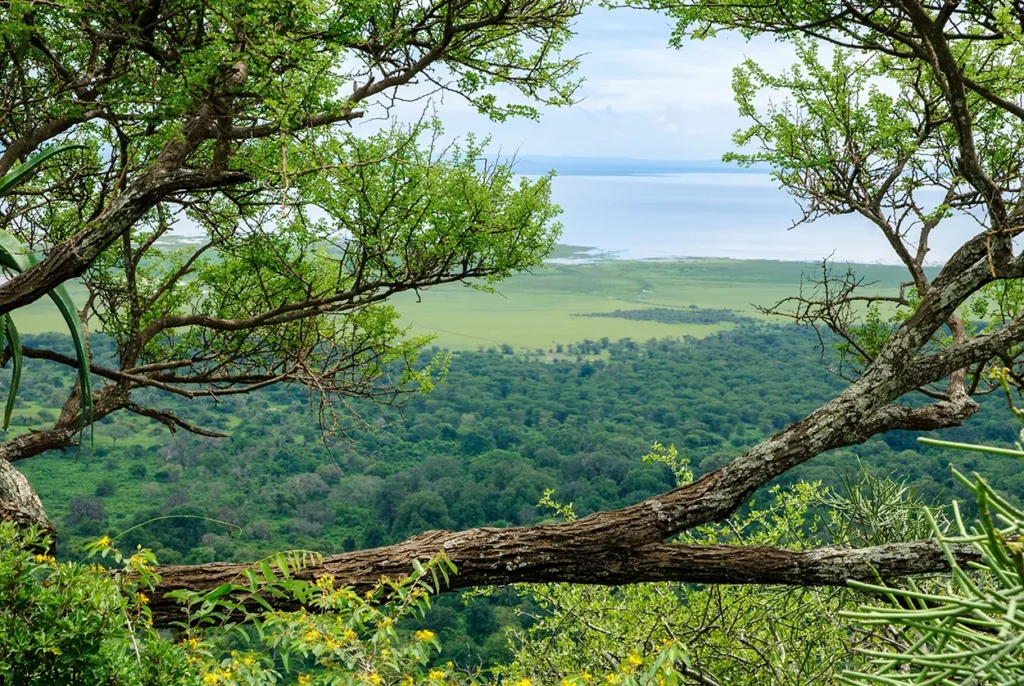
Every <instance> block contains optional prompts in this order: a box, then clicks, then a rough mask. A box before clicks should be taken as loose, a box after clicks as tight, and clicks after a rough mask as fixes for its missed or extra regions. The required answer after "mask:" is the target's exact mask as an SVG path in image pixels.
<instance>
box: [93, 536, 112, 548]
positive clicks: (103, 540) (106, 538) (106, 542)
mask: <svg viewBox="0 0 1024 686" xmlns="http://www.w3.org/2000/svg"><path fill="white" fill-rule="evenodd" d="M96 545H98V546H102V547H104V548H108V547H110V536H104V537H103V538H101V539H100V540H98V541H97V542H96Z"/></svg>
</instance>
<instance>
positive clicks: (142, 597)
mask: <svg viewBox="0 0 1024 686" xmlns="http://www.w3.org/2000/svg"><path fill="white" fill-rule="evenodd" d="M135 602H136V603H137V604H139V605H145V604H146V603H148V602H149V596H147V595H146V594H145V593H141V592H140V593H136V594H135Z"/></svg>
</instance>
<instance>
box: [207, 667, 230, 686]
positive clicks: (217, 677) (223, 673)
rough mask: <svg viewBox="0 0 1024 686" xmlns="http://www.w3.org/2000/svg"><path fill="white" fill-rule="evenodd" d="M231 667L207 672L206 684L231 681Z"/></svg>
mask: <svg viewBox="0 0 1024 686" xmlns="http://www.w3.org/2000/svg"><path fill="white" fill-rule="evenodd" d="M231 674H232V672H231V669H230V668H228V669H218V670H217V671H215V672H207V673H206V674H204V675H203V683H204V684H219V683H221V682H224V683H227V682H229V681H231Z"/></svg>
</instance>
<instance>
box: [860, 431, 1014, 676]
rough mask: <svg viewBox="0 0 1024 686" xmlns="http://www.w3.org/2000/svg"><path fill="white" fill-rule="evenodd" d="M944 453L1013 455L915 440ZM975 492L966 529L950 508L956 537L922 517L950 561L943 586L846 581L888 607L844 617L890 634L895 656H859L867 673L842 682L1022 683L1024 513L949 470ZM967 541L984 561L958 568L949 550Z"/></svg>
mask: <svg viewBox="0 0 1024 686" xmlns="http://www.w3.org/2000/svg"><path fill="white" fill-rule="evenodd" d="M918 440H919V441H921V442H922V443H925V444H928V445H935V446H940V447H945V448H952V449H959V450H972V451H979V452H991V453H997V454H1000V455H1007V454H1013V455H1015V456H1017V457H1022V458H1024V449H1022V448H1021V446H1020V444H1018V446H1017V450H1008V449H1005V448H987V447H985V446H978V445H969V444H962V443H950V442H948V441H939V440H934V439H926V438H921V439H918ZM953 474H954V475H955V476H956V478H957V479H958V480H959V481H960V482H961V483H963V484H964V485H965V486H966V487H967V488H968V489H970V491H971V492H972V493H973V494H974V496H975V498H976V499H977V502H978V511H979V516H978V519H977V521H976V522H974V523H973V524H972V525H971V526H970V527H968V526H965V524H964V521H963V518H962V517H961V514H960V510H959V509H958V508H957V505H956V503H955V502H954V503H953V514H954V525H953V526H954V529H955V531H956V535H953V536H945V535H943V532H942V531H941V528H940V526H939V525H938V524H937V523H936V522H935V520H934V518H933V517H931V513H929V512H925V514H926V516H928V518H929V520H930V521H931V524H932V528H933V531H934V532H935V535H936V536H937V537H938V539H939V544H940V545H941V546H942V548H943V550H944V551H945V553H946V557H947V559H948V560H949V564H950V567H951V569H952V574H951V575H950V576H949V577H948V578H947V579H946V580H945V582H944V583H942V584H938V583H935V582H930V583H929V584H927V585H922V584H917V583H915V582H913V581H907V582H906V584H905V585H904V586H903V587H901V588H892V587H888V586H881V585H872V584H862V583H855V582H851V585H852V586H854V587H855V588H858V589H861V590H864V591H868V592H871V593H874V594H879V595H881V596H883V597H885V598H887V599H888V600H889V604H888V605H866V606H863V607H860V608H859V609H858V610H857V611H855V612H848V613H844V616H845V617H847V618H849V619H853V620H855V621H857V622H860V623H861V624H863V625H868V626H873V627H884V628H886V629H888V630H889V631H890V632H892V635H893V636H894V637H896V638H895V640H894V641H893V642H892V643H891V645H893V646H894V647H896V648H897V649H896V650H893V651H891V652H887V651H863V652H864V653H865V655H867V656H868V657H869V658H870V659H871V662H870V664H871V669H870V670H863V671H858V672H845V673H844V674H843V676H842V677H841V678H840V679H841V681H842V682H843V683H846V684H852V685H856V686H866V685H867V684H891V685H895V684H916V685H918V686H923V685H925V684H962V685H964V686H966V685H979V686H980V684H1024V544H1022V542H1021V536H1022V534H1024V510H1021V509H1020V508H1018V507H1016V506H1014V505H1013V504H1011V503H1010V502H1009V501H1008V500H1006V499H1005V498H1003V497H1002V496H1000V495H999V494H998V493H996V491H995V490H994V489H993V488H992V487H991V486H990V485H989V484H988V482H987V481H985V480H984V479H983V478H981V477H980V476H978V475H977V474H974V475H973V476H972V478H968V477H967V476H964V475H963V474H961V473H959V472H957V471H956V470H953ZM954 543H961V544H962V543H968V544H972V545H974V546H975V547H976V548H977V549H978V551H979V552H980V554H981V561H980V562H979V563H977V564H972V565H970V566H969V567H967V568H964V567H962V566H961V565H959V564H958V563H957V561H956V559H955V558H954V556H953V554H952V552H951V549H950V545H951V544H954Z"/></svg>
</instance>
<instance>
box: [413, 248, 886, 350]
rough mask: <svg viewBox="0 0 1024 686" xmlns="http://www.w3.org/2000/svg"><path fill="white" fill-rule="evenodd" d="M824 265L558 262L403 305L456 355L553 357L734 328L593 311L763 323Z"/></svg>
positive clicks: (875, 277)
mask: <svg viewBox="0 0 1024 686" xmlns="http://www.w3.org/2000/svg"><path fill="white" fill-rule="evenodd" d="M814 268H815V265H813V264H807V263H802V262H775V261H767V260H760V261H755V260H725V259H694V260H671V261H670V260H665V261H661V260H645V261H626V260H609V259H598V260H596V261H594V262H592V263H588V264H549V265H547V266H546V267H545V268H543V269H540V270H537V271H535V272H533V273H531V274H521V275H517V276H514V277H512V278H511V279H508V280H507V281H504V282H502V283H501V284H499V285H498V293H486V292H481V291H478V290H473V289H471V288H467V287H465V286H445V287H438V288H434V289H431V290H430V291H427V292H425V293H423V294H422V295H421V300H420V301H419V302H417V299H416V297H415V296H414V295H411V294H410V295H405V294H403V295H402V296H400V297H398V298H396V299H395V300H394V302H395V305H396V306H397V307H398V310H399V311H400V312H401V313H402V314H403V317H404V318H405V319H406V321H407V323H408V324H409V325H410V326H411V327H412V332H413V333H417V334H421V333H431V334H434V335H436V336H437V344H438V345H441V346H443V347H448V348H451V349H454V350H458V349H476V348H478V347H480V346H483V347H485V348H486V347H490V346H492V345H498V344H501V343H508V344H510V345H513V346H515V347H517V348H526V349H534V348H542V349H545V350H548V349H550V348H551V347H552V346H554V345H556V344H558V343H572V342H576V341H580V340H583V339H585V338H589V339H591V340H598V339H600V338H601V337H602V336H607V337H608V338H610V339H612V340H617V339H620V338H627V337H628V338H632V339H634V340H637V341H644V340H647V339H649V338H664V337H667V336H672V337H677V336H684V335H689V336H695V337H703V336H706V335H708V334H711V333H714V332H716V331H720V330H723V329H726V328H729V327H731V326H732V325H730V324H724V323H723V324H718V325H703V324H665V323H659V322H651V321H633V320H627V319H620V318H609V317H575V316H573V315H574V314H583V313H588V312H611V311H614V310H625V309H637V308H648V307H688V306H690V305H696V306H697V307H701V308H725V309H730V310H734V311H735V312H737V313H739V314H744V315H747V316H751V317H763V315H761V314H760V313H759V312H758V311H757V310H756V309H755V307H754V305H770V304H774V303H775V302H777V301H779V300H781V299H783V298H785V297H788V296H792V295H794V294H796V293H798V292H799V288H800V276H801V274H802V273H806V272H810V271H812V270H814ZM857 273H858V274H860V275H862V276H864V278H865V279H866V280H867V281H869V282H875V286H874V287H875V288H878V289H882V288H893V289H898V288H899V282H900V280H901V278H903V271H902V270H901V269H900V268H898V267H890V266H879V265H859V266H858V267H857Z"/></svg>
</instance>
